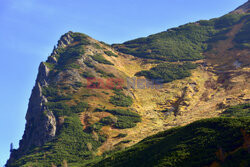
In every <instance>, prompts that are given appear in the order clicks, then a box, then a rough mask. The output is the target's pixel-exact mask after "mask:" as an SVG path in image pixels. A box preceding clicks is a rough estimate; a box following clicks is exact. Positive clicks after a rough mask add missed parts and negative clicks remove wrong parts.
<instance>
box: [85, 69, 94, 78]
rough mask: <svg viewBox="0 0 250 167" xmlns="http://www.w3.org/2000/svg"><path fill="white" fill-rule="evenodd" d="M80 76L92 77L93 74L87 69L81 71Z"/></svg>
mask: <svg viewBox="0 0 250 167" xmlns="http://www.w3.org/2000/svg"><path fill="white" fill-rule="evenodd" d="M82 76H83V77H84V78H94V77H95V76H94V75H93V74H91V73H90V72H87V71H84V72H83V73H82Z"/></svg>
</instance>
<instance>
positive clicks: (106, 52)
mask: <svg viewBox="0 0 250 167" xmlns="http://www.w3.org/2000/svg"><path fill="white" fill-rule="evenodd" d="M104 53H105V54H106V55H108V56H114V57H118V56H117V55H116V54H114V53H113V52H112V51H104Z"/></svg>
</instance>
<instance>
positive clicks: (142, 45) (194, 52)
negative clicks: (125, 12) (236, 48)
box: [113, 14, 245, 61]
mask: <svg viewBox="0 0 250 167" xmlns="http://www.w3.org/2000/svg"><path fill="white" fill-rule="evenodd" d="M244 16H245V14H237V15H236V14H228V15H225V16H223V17H221V18H218V19H212V20H209V21H205V20H204V21H199V22H196V23H190V24H186V25H183V26H180V27H178V28H173V29H170V30H167V31H165V32H161V33H158V34H154V35H150V36H149V37H146V38H139V39H135V40H132V41H128V42H125V43H124V44H121V45H113V46H114V47H115V48H116V49H117V50H118V51H120V52H123V53H127V54H132V55H134V56H137V57H142V58H150V59H159V60H166V61H194V60H199V59H202V58H204V56H203V54H202V53H203V52H204V51H206V50H207V49H209V48H210V47H209V42H214V41H217V40H220V39H225V38H226V36H225V33H226V32H228V31H230V29H231V28H232V26H233V25H235V24H237V23H238V22H239V21H240V20H242V19H243V18H244Z"/></svg>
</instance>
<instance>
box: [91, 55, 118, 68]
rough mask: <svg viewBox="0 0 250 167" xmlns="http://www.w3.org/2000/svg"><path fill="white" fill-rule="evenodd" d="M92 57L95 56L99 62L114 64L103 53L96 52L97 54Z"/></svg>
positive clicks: (94, 58)
mask: <svg viewBox="0 0 250 167" xmlns="http://www.w3.org/2000/svg"><path fill="white" fill-rule="evenodd" d="M92 58H93V60H95V61H97V62H98V63H102V64H108V65H114V64H113V63H111V62H110V61H108V60H106V59H105V58H104V57H103V56H102V55H101V54H96V55H94V56H92Z"/></svg>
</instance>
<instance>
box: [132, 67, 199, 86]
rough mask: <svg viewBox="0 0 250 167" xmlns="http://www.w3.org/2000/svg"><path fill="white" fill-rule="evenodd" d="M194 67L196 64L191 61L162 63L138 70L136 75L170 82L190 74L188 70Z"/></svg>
mask: <svg viewBox="0 0 250 167" xmlns="http://www.w3.org/2000/svg"><path fill="white" fill-rule="evenodd" d="M196 67H197V65H196V64H192V63H183V64H171V63H162V64H159V65H157V66H156V67H154V68H151V69H150V70H149V71H140V72H138V73H137V74H136V76H145V77H146V78H147V79H151V80H159V81H161V82H171V81H174V80H176V79H183V78H185V77H189V76H190V75H191V73H190V70H191V69H195V68H196Z"/></svg>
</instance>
